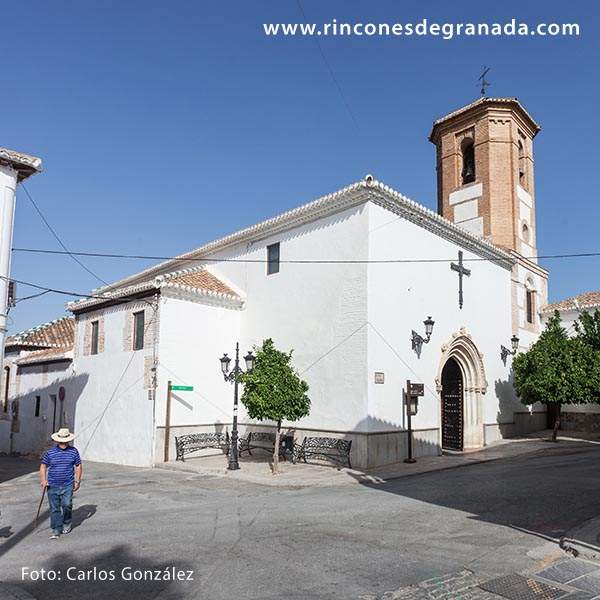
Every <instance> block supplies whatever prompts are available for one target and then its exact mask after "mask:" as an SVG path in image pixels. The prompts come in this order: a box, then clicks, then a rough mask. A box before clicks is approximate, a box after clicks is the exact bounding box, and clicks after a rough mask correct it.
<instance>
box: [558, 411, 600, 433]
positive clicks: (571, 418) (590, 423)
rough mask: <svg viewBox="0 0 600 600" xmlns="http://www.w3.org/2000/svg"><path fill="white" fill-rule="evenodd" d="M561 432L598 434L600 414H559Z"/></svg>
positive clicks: (599, 430)
mask: <svg viewBox="0 0 600 600" xmlns="http://www.w3.org/2000/svg"><path fill="white" fill-rule="evenodd" d="M560 428H561V430H562V431H585V432H590V433H598V432H600V413H583V412H561V415H560Z"/></svg>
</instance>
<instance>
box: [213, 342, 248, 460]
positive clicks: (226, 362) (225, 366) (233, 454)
mask: <svg viewBox="0 0 600 600" xmlns="http://www.w3.org/2000/svg"><path fill="white" fill-rule="evenodd" d="M220 362H221V371H222V372H223V378H224V379H225V381H228V382H229V383H233V424H232V426H231V446H230V448H229V464H228V465H227V468H228V469H229V470H230V471H236V470H237V469H239V468H240V464H239V462H238V427H237V425H238V375H240V374H242V373H243V372H244V371H242V368H241V367H240V345H239V343H236V345H235V364H234V367H233V370H231V371H230V370H229V368H230V366H231V358H229V356H227V353H225V354H223V356H222V357H221V358H220ZM244 362H245V363H246V371H252V369H254V366H255V364H256V356H254V354H252V352H250V351H249V352H248V354H246V356H244Z"/></svg>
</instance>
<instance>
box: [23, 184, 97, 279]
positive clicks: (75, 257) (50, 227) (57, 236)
mask: <svg viewBox="0 0 600 600" xmlns="http://www.w3.org/2000/svg"><path fill="white" fill-rule="evenodd" d="M21 187H22V188H23V190H24V191H25V194H26V196H27V198H29V201H30V202H31V204H32V206H33V208H34V209H35V211H36V212H37V214H38V215H39V217H40V219H41V220H42V221H43V223H44V225H46V227H47V228H48V231H50V233H51V234H52V235H53V236H54V239H55V240H56V241H57V242H58V243H59V244H60V246H61V248H62V249H63V250H64V254H67V255H68V256H70V257H71V258H72V259H73V260H74V261H75V262H76V263H77V264H78V265H79V266H80V267H81V268H82V269H84V270H85V271H87V272H88V273H89V274H90V275H91V276H92V277H94V278H95V279H97V280H98V281H99V282H100V283H102V284H104V285H109V284H108V282H106V281H104V279H102V277H100V276H98V275H96V273H94V271H92V270H91V269H89V268H88V267H87V266H86V265H84V264H83V263H82V262H81V261H80V260H79V259H78V258H77V256H76V255H75V254H74V253H72V252H70V250H69V249H68V248H67V246H66V245H65V243H64V242H63V241H62V239H61V238H60V236H59V235H58V233H56V231H55V230H54V228H53V227H52V225H50V223H49V222H48V219H46V217H45V216H44V213H43V212H42V211H41V209H40V207H39V206H38V205H37V203H36V201H35V200H34V199H33V196H32V195H31V194H30V193H29V190H28V189H27V188H26V187H25V184H24V183H23V182H21Z"/></svg>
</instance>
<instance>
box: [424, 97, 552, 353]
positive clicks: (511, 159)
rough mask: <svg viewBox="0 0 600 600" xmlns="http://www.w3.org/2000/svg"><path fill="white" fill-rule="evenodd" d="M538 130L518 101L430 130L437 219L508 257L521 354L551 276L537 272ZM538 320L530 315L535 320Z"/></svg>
mask: <svg viewBox="0 0 600 600" xmlns="http://www.w3.org/2000/svg"><path fill="white" fill-rule="evenodd" d="M539 131H540V126H539V125H538V124H537V123H536V122H535V121H534V119H533V118H532V117H531V115H530V114H529V113H528V112H527V111H526V110H525V108H524V107H523V105H522V104H521V103H520V102H519V101H518V100H517V99H516V98H488V97H485V96H484V97H482V98H479V99H478V100H476V101H475V102H472V103H471V104H468V105H467V106H464V107H462V108H460V109H458V110H455V111H453V112H451V113H449V114H447V115H446V116H444V117H442V118H441V119H438V120H437V121H435V122H434V124H433V128H432V130H431V134H430V136H429V140H430V141H431V142H432V143H433V144H435V147H436V158H437V160H436V163H437V196H438V212H439V214H440V215H442V216H443V217H445V218H446V219H448V220H449V221H452V222H453V223H455V224H457V225H459V226H460V227H462V228H464V229H466V230H467V231H469V232H471V233H472V234H474V235H476V236H478V237H481V238H485V239H487V240H488V241H490V242H491V243H493V244H494V245H496V246H499V247H500V248H502V249H504V250H506V251H507V252H509V253H510V254H512V255H513V256H514V257H515V259H516V261H517V262H516V265H515V267H514V268H513V275H512V281H513V289H512V311H513V313H512V321H513V333H515V334H516V335H518V337H519V339H520V340H521V341H522V344H523V346H524V347H527V346H528V345H529V343H531V341H533V340H534V339H535V338H536V337H537V334H538V333H539V331H540V328H541V321H540V317H539V313H538V312H537V310H533V311H532V308H531V307H532V298H533V296H532V294H534V295H535V298H536V299H537V300H536V302H537V304H536V306H537V307H541V306H543V305H544V304H545V303H546V298H547V280H548V273H547V271H545V270H544V269H542V268H541V267H540V266H539V265H538V264H537V262H538V260H537V255H538V249H537V226H536V203H535V186H534V161H533V145H534V139H535V137H536V135H537V134H538V132H539ZM532 313H535V314H532Z"/></svg>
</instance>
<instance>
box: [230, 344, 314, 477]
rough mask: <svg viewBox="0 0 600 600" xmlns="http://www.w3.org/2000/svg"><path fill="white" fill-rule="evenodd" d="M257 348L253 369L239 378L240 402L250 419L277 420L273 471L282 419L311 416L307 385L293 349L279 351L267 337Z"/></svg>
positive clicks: (276, 470)
mask: <svg viewBox="0 0 600 600" xmlns="http://www.w3.org/2000/svg"><path fill="white" fill-rule="evenodd" d="M255 351H256V363H255V366H254V368H253V369H252V370H251V371H247V372H245V373H242V374H241V375H239V381H240V382H241V383H243V384H244V393H243V394H242V397H241V401H242V403H243V404H244V406H245V407H246V410H247V411H248V416H249V417H250V418H251V419H258V420H259V421H264V420H268V421H275V423H277V431H276V433H275V450H274V452H273V473H277V472H278V469H279V443H280V437H281V422H282V421H283V420H286V421H297V420H298V419H301V418H302V417H305V416H306V415H308V413H309V411H310V399H309V398H308V396H307V395H306V393H307V392H308V384H307V383H306V381H303V380H302V379H300V377H299V376H298V373H296V370H295V369H294V368H293V367H292V365H291V362H292V352H293V351H292V350H290V351H289V352H282V351H281V350H277V348H275V344H274V343H273V340H272V339H267V340H265V341H264V342H263V344H262V346H261V347H255Z"/></svg>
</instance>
